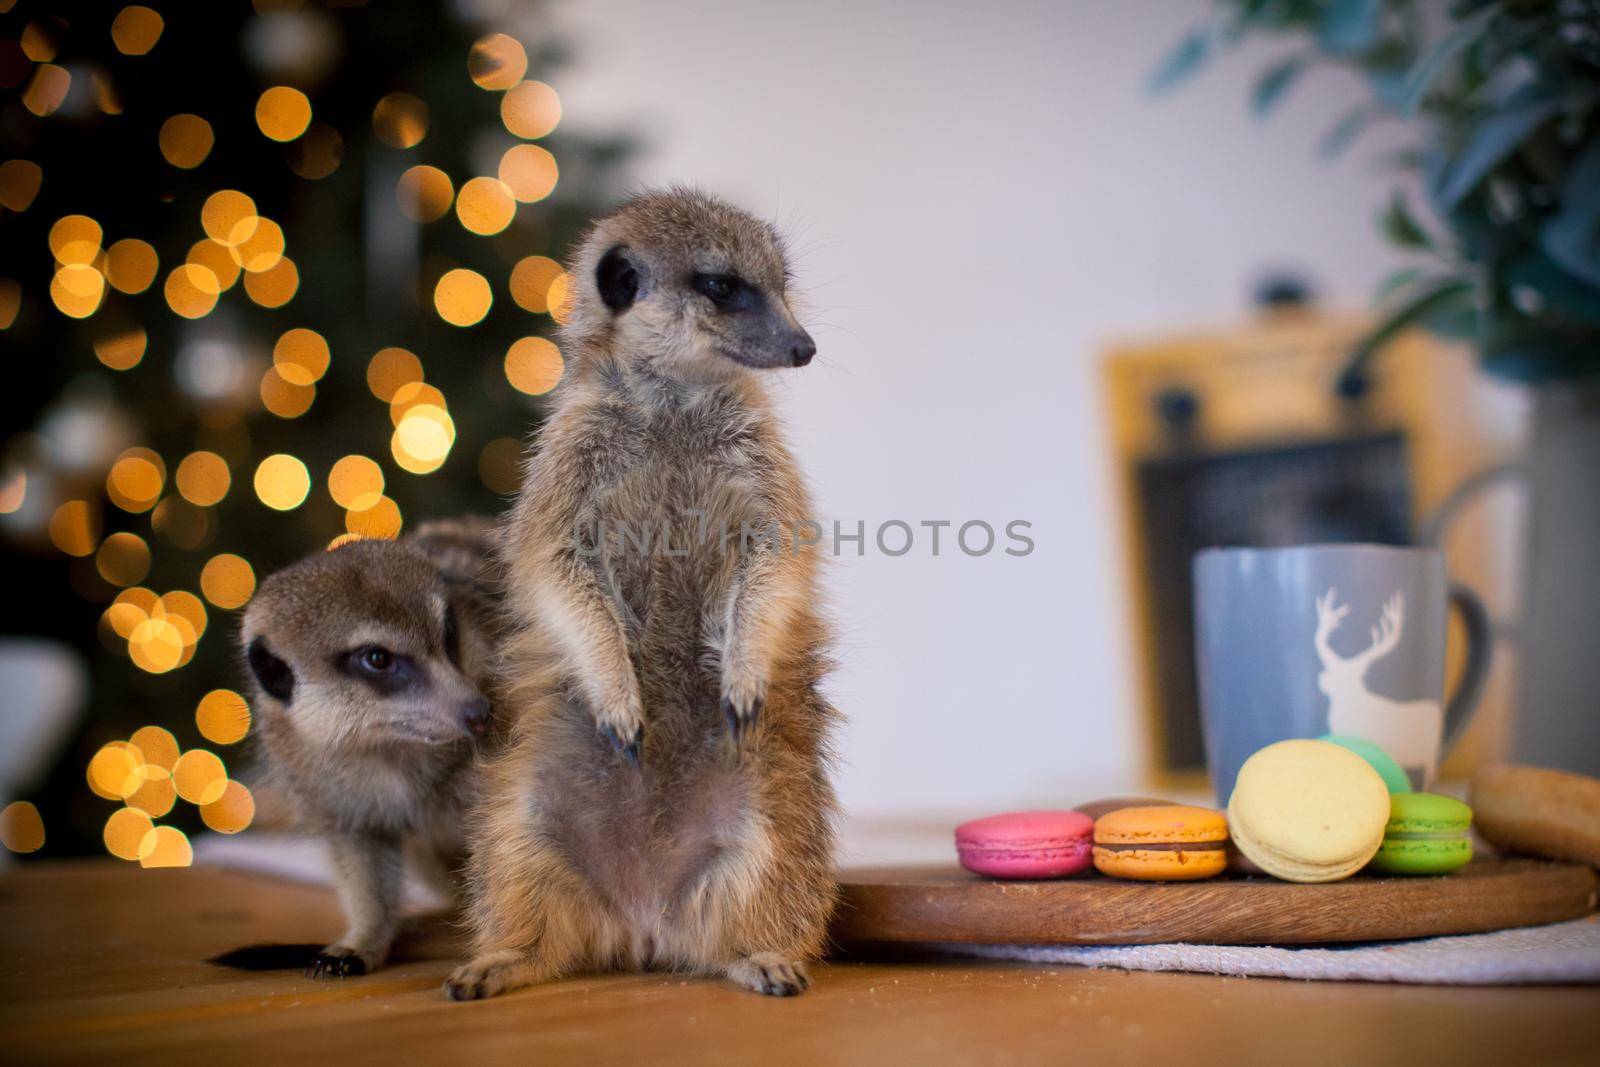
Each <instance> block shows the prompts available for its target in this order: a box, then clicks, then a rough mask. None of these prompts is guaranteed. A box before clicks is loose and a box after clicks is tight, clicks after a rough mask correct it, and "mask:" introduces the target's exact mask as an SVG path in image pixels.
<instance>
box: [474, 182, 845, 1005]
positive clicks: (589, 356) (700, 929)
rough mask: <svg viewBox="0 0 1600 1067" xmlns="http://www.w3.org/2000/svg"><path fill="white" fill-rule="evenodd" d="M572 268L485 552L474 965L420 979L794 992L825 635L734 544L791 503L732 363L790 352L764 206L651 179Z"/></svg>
mask: <svg viewBox="0 0 1600 1067" xmlns="http://www.w3.org/2000/svg"><path fill="white" fill-rule="evenodd" d="M619 247H625V248H626V249H627V250H628V254H629V257H630V259H631V261H632V262H633V263H634V265H635V266H636V267H637V269H638V271H639V273H640V281H641V290H640V296H639V299H638V300H637V302H636V303H634V304H633V305H631V306H629V307H627V308H626V309H625V310H623V311H621V312H615V311H613V309H611V308H608V307H607V306H606V305H605V303H604V302H603V301H602V299H601V297H600V292H599V290H598V288H597V281H596V268H597V265H598V264H599V263H600V262H601V260H602V257H603V256H604V255H605V254H606V253H607V252H608V251H609V250H611V249H613V248H619ZM696 271H716V272H728V273H733V274H737V275H738V276H740V277H742V278H744V279H745V280H747V281H748V282H750V283H751V284H752V285H754V286H758V287H759V288H760V290H761V292H762V293H763V294H764V298H765V299H764V301H763V304H762V311H761V317H760V318H749V317H746V318H745V319H743V320H742V321H735V320H734V319H733V318H732V317H730V316H728V315H727V314H725V313H719V312H718V311H717V310H715V309H713V308H712V307H711V306H710V304H709V303H708V302H707V301H706V300H705V298H704V297H702V296H700V295H698V294H697V293H695V292H694V291H693V290H692V289H690V288H688V286H687V284H686V281H687V279H688V278H689V277H690V276H691V275H692V274H693V273H694V272H696ZM572 276H573V278H574V279H575V292H576V304H575V307H574V309H573V315H572V318H571V320H570V323H569V325H568V328H567V333H566V336H565V341H566V344H565V346H564V347H565V349H566V351H567V352H568V353H569V359H570V367H571V371H570V373H569V376H568V378H567V379H566V380H564V382H563V384H562V386H561V389H560V393H559V394H558V401H557V405H556V409H555V411H554V413H553V414H552V416H551V418H550V420H549V421H548V422H547V423H546V425H545V427H544V429H543V431H542V433H541V435H540V438H539V442H538V448H537V451H536V454H535V455H534V456H533V458H532V459H531V460H530V461H529V464H528V470H527V477H526V479H525V480H524V483H523V485H524V488H523V490H522V493H521V495H520V496H519V498H518V499H517V502H516V504H515V507H514V509H513V512H512V515H511V517H510V520H509V523H508V526H507V529H506V531H505V535H504V541H503V543H502V551H503V553H504V556H505V560H506V567H507V594H508V606H509V609H510V612H511V616H512V619H513V629H514V633H513V634H512V636H511V637H510V639H509V640H508V643H507V646H506V649H505V654H504V657H503V660H504V665H503V676H504V679H503V680H504V684H505V686H506V699H507V707H508V709H510V710H511V714H512V715H513V721H512V725H511V729H512V736H511V739H510V740H509V742H508V744H507V747H506V749H505V750H504V752H503V753H502V754H501V755H499V756H498V757H497V758H496V759H494V760H493V761H491V763H490V764H489V766H488V769H487V772H486V775H487V776H486V781H485V787H484V790H485V793H484V796H485V799H484V802H483V804H482V807H481V810H480V813H479V815H478V816H477V817H476V818H475V819H474V826H475V831H476V836H475V838H474V840H473V842H472V856H471V860H470V862H469V866H468V875H469V885H470V889H471V903H470V908H469V913H468V914H469V920H470V923H471V926H472V931H473V934H474V947H475V952H476V955H475V958H474V959H473V960H472V961H471V962H470V963H469V964H468V965H466V966H464V967H462V968H460V969H459V970H458V971H457V972H456V973H455V974H454V975H453V976H452V977H451V979H450V981H449V982H448V983H447V984H446V990H447V992H448V993H449V995H450V996H452V997H453V998H456V999H469V998H477V997H486V996H493V995H495V994H498V993H501V992H504V991H506V990H509V989H514V988H517V987H519V986H524V985H528V984H531V983H535V982H540V981H544V980H547V979H550V978H554V977H557V976H559V975H563V974H567V973H571V972H574V971H578V970H585V969H593V968H610V967H623V968H645V967H663V968H673V969H682V970H688V971H693V972H698V973H703V974H720V975H724V976H726V977H728V978H730V979H731V980H733V981H735V982H737V983H738V984H740V985H743V986H745V987H747V988H750V989H754V990H758V991H761V992H766V993H772V994H791V993H798V992H800V991H802V990H803V989H804V988H805V986H806V985H807V984H808V979H807V977H806V974H805V963H806V962H807V961H809V960H812V959H815V958H816V957H817V956H818V954H819V953H820V951H821V949H822V947H823V941H824V938H825V931H826V926H827V920H828V916H829V914H830V912H831V910H832V908H833V904H834V894H835V882H834V873H833V857H832V847H833V830H832V819H833V815H834V809H835V800H834V795H833V790H832V788H831V786H830V784H829V781H828V776H827V762H828V750H827V735H828V731H829V729H830V727H831V726H832V724H833V721H834V719H835V717H836V713H835V712H834V710H833V709H832V708H831V707H830V706H829V705H828V703H827V701H826V700H825V699H824V698H823V696H822V695H821V693H820V692H819V691H818V685H819V683H820V681H821V679H822V677H823V674H824V672H825V670H826V668H827V658H826V645H827V632H826V628H825V626H824V624H823V622H822V620H821V619H820V618H819V617H818V614H817V610H816V601H817V589H816V569H817V559H816V556H815V553H814V551H813V550H812V549H811V548H810V547H804V548H802V549H800V550H799V551H797V552H793V553H791V552H790V551H789V550H788V549H784V550H783V551H782V552H781V553H778V554H774V553H771V552H768V551H765V550H758V549H754V548H748V547H747V546H742V545H741V538H740V530H741V525H742V524H744V523H749V524H751V525H752V526H756V527H759V526H762V525H764V524H766V523H767V522H769V521H772V520H777V521H780V522H783V523H792V522H796V521H800V520H802V519H804V518H805V517H807V516H809V515H810V513H811V512H810V504H809V501H808V499H807V494H806V491H805V488H804V486H803V484H802V482H801V479H800V476H799V474H798V471H797V469H796V465H795V462H794V459H793V457H792V456H791V455H790V453H789V451H788V449H787V448H786V447H785V445H784V443H783V441H782V440H781V438H780V436H779V432H778V427H777V426H776V424H775V420H774V418H773V414H772V411H771V408H770V406H769V403H768V401H767V398H766V396H765V394H764V392H763V390H762V388H761V385H760V383H759V382H758V381H757V380H756V377H755V376H754V375H753V374H752V373H751V371H750V370H749V369H747V368H748V367H749V366H751V365H776V363H777V362H778V361H779V360H780V359H786V358H788V355H787V353H788V352H789V351H792V350H793V345H794V344H795V343H796V342H795V338H796V337H798V338H800V339H803V341H804V343H805V344H807V345H809V338H806V337H805V335H804V333H803V332H799V327H798V326H797V325H795V324H794V319H793V316H792V314H791V313H790V311H789V308H788V305H787V296H786V291H785V286H786V284H787V278H788V271H787V268H786V265H785V262H784V257H783V252H782V248H781V245H780V243H779V241H778V238H777V235H776V234H775V233H774V231H773V230H772V229H771V227H769V226H767V225H766V224H765V223H762V222H759V221H757V220H755V219H753V218H751V217H750V216H748V215H746V214H744V213H743V212H740V211H738V210H736V209H734V208H731V207H729V206H727V205H725V204H723V203H721V202H719V201H716V200H712V199H710V198H708V197H704V196H701V195H698V194H693V193H686V192H682V191H674V192H671V193H666V194H657V195H652V196H645V197H641V198H639V199H637V200H634V201H632V202H630V203H629V204H627V205H626V206H624V207H623V208H622V209H621V210H619V211H618V212H616V213H615V214H613V215H611V216H609V217H608V218H606V219H603V220H601V221H600V222H599V223H598V224H597V225H596V226H595V227H594V229H593V230H592V231H591V233H590V234H589V235H588V237H587V239H586V240H585V241H584V243H583V246H582V248H581V250H580V251H579V253H578V255H577V257H576V262H575V263H574V264H573V268H572ZM734 344H738V345H740V346H741V347H740V348H739V350H738V351H737V352H736V353H734V355H736V356H737V357H738V361H735V359H734V358H730V355H729V351H730V346H731V345H734ZM763 345H766V348H763V347H762V346H763ZM786 345H787V346H790V348H788V349H783V348H781V346H786ZM805 355H806V357H807V358H809V351H808V352H806V353H805ZM692 511H698V512H703V513H704V515H705V520H704V526H705V529H706V530H707V531H708V535H707V536H706V537H705V538H704V539H701V538H697V537H696V536H695V533H696V530H695V527H696V524H697V520H696V519H695V518H694V517H692V516H691V515H690V512H692ZM600 523H608V524H613V528H614V524H616V523H628V524H630V526H631V528H632V529H633V530H634V531H636V532H637V531H639V530H640V529H642V528H644V527H645V526H646V525H647V524H649V525H650V526H651V528H653V529H654V530H656V531H660V530H661V529H662V527H663V524H667V525H669V526H670V528H671V535H670V544H671V547H672V549H673V551H681V552H682V553H683V554H682V555H669V554H668V553H666V552H662V551H655V552H646V551H639V550H638V548H637V546H636V545H632V546H630V545H629V543H628V542H626V541H625V540H624V539H622V538H610V537H604V536H597V537H594V538H593V539H594V540H595V541H597V546H596V547H597V549H598V551H597V553H596V554H594V555H588V554H586V553H585V552H580V551H579V549H578V542H577V540H576V539H575V531H576V530H578V529H579V528H580V527H585V526H587V527H588V528H589V529H591V530H594V531H596V532H598V531H599V529H600V526H599V524H600ZM723 528H726V529H728V530H729V531H730V533H731V535H732V537H731V542H730V545H729V547H728V550H726V551H723V550H722V548H721V546H720V542H721V537H720V532H719V531H720V530H722V529H723ZM725 715H726V718H725ZM597 727H598V728H597ZM608 738H609V739H608ZM633 746H637V750H636V751H637V754H638V757H639V765H638V766H634V765H633V763H632V762H631V761H630V758H629V756H630V754H631V751H632V750H633Z"/></svg>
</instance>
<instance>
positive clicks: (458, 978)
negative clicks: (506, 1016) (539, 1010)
mask: <svg viewBox="0 0 1600 1067" xmlns="http://www.w3.org/2000/svg"><path fill="white" fill-rule="evenodd" d="M550 977H551V974H550V973H549V969H548V968H546V967H544V966H542V965H541V963H540V962H539V960H538V959H537V958H536V957H534V956H532V955H530V954H528V953H526V952H518V951H515V950H512V949H508V950H505V951H502V952H489V953H486V954H484V955H482V956H477V957H475V958H473V959H472V960H470V961H468V962H467V963H464V964H462V965H461V966H460V967H457V968H456V969H455V972H454V973H453V974H451V975H450V977H449V978H448V979H446V980H445V983H444V995H445V996H447V997H449V998H450V999H451V1000H487V999H489V998H490V997H497V996H499V995H500V994H501V993H509V992H510V991H511V990H513V989H521V988H522V987H523V986H530V985H537V984H538V983H540V982H542V981H545V980H546V979H547V978H550Z"/></svg>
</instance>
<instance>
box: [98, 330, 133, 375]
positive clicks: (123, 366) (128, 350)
mask: <svg viewBox="0 0 1600 1067" xmlns="http://www.w3.org/2000/svg"><path fill="white" fill-rule="evenodd" d="M144 348H145V332H144V330H142V329H140V328H139V327H137V326H122V327H114V328H112V329H111V330H109V331H107V332H104V333H100V334H97V335H96V336H95V339H94V354H95V358H96V359H98V360H99V361H100V362H101V363H104V364H105V365H106V366H107V367H110V368H111V369H112V370H130V369H132V368H133V367H137V366H138V365H139V361H140V360H142V359H144Z"/></svg>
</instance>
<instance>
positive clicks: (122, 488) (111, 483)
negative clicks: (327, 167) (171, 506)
mask: <svg viewBox="0 0 1600 1067" xmlns="http://www.w3.org/2000/svg"><path fill="white" fill-rule="evenodd" d="M166 481H167V465H166V464H165V463H163V462H162V460H161V457H160V456H159V455H157V454H156V453H155V452H154V451H152V450H150V449H148V448H142V447H134V448H129V449H126V450H125V451H124V452H123V453H122V454H121V455H120V456H118V457H117V459H116V462H115V463H113V464H111V470H110V471H109V472H108V473H107V474H106V495H107V496H109V497H110V498H111V502H112V503H113V504H115V505H117V507H119V508H121V509H122V510H123V511H127V512H131V513H133V514H135V515H138V514H142V513H143V512H146V511H149V510H150V509H151V508H153V507H155V506H156V501H157V500H159V499H161V490H162V487H163V486H165V485H166Z"/></svg>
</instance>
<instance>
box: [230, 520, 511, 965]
mask: <svg viewBox="0 0 1600 1067" xmlns="http://www.w3.org/2000/svg"><path fill="white" fill-rule="evenodd" d="M496 594H497V580H496V576H495V574H494V564H493V557H492V553H491V527H490V525H489V524H488V523H487V522H486V521H484V520H470V521H459V522H439V523H432V524H426V525H424V526H422V527H421V528H419V530H418V531H417V533H415V534H413V535H412V536H410V537H407V538H406V539H404V540H402V541H398V542H396V541H379V540H363V541H355V542H352V543H350V544H346V545H343V546H341V547H339V548H336V549H333V550H332V551H329V552H319V553H317V554H316V555H314V556H311V557H309V558H307V559H304V560H301V561H300V562H298V563H295V564H293V565H291V566H289V567H287V568H285V569H283V570H281V571H278V572H277V573H275V574H273V575H272V576H271V577H269V578H267V579H266V580H265V581H264V582H262V584H261V588H260V589H259V590H258V591H257V592H256V595H255V596H254V598H252V600H251V601H250V606H249V607H248V608H247V609H246V610H245V614H244V619H243V622H242V625H241V637H242V644H243V648H244V658H245V663H246V666H247V667H248V670H249V673H250V676H251V678H252V680H253V688H254V690H255V700H254V701H253V702H252V703H253V707H254V708H255V711H256V730H255V733H256V737H257V739H258V743H259V746H260V750H261V752H262V754H263V756H264V757H265V759H264V762H265V769H266V772H267V774H268V776H269V781H270V782H271V783H272V784H274V785H276V786H277V787H278V788H279V790H280V791H281V792H282V793H283V794H284V795H286V796H287V797H288V798H289V799H290V801H291V802H292V804H293V806H294V808H295V814H296V816H297V818H298V819H299V821H300V822H302V823H303V824H304V825H305V826H306V827H307V829H309V830H311V831H313V832H315V833H317V834H319V835H320V836H322V837H323V838H324V839H325V840H326V841H327V843H328V846H329V853H330V858H331V860H332V863H333V867H334V874H335V881H336V885H337V888H338V891H339V899H340V903H341V905H342V906H343V909H344V912H345V917H346V920H347V922H348V924H349V927H348V929H347V930H346V931H345V932H344V934H343V936H341V937H340V938H339V940H337V941H335V942H334V943H333V944H331V945H328V946H326V947H325V948H323V949H322V950H321V951H320V952H319V953H317V954H316V955H315V957H314V959H313V961H312V963H311V965H310V966H309V968H308V969H307V973H308V974H311V975H312V976H314V977H322V976H325V975H326V976H337V977H344V976H346V975H358V974H365V973H367V972H369V971H372V970H375V969H377V968H378V967H380V966H382V965H383V963H384V961H385V959H386V958H387V957H388V954H389V949H390V947H391V946H392V944H393V943H394V939H395V935H396V934H397V932H398V929H399V919H398V908H399V896H400V883H401V875H402V872H403V868H404V865H405V863H406V861H407V860H409V861H410V862H411V864H412V866H413V868H414V869H415V870H416V872H417V873H418V874H419V875H421V876H422V877H423V878H424V880H425V881H427V882H428V883H430V884H431V885H432V886H433V887H434V888H436V889H438V890H440V891H441V892H442V893H444V894H445V895H446V896H449V897H452V898H455V899H459V892H458V890H459V877H458V874H459V868H460V864H461V862H462V860H463V859H464V856H465V847H464V832H463V830H464V827H463V822H464V813H465V811H466V810H467V807H468V804H469V802H470V801H471V800H472V798H473V796H474V793H475V789H476V783H477V780H478V779H477V769H476V766H475V764H476V760H477V758H478V756H479V754H480V752H481V751H482V750H483V749H485V748H486V747H487V746H488V745H489V744H491V743H492V742H493V738H494V735H495V733H496V724H495V717H494V709H493V706H492V704H491V701H490V694H491V692H492V673H491V672H492V661H493V656H494V652H495V649H494V645H495V633H496V630H497V628H498V625H499V611H498V605H497V603H496ZM241 951H244V950H241Z"/></svg>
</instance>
